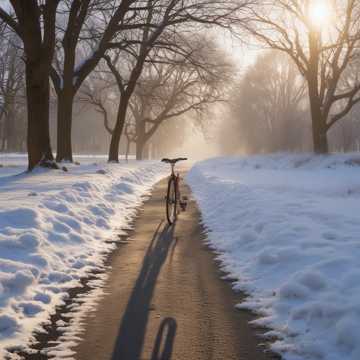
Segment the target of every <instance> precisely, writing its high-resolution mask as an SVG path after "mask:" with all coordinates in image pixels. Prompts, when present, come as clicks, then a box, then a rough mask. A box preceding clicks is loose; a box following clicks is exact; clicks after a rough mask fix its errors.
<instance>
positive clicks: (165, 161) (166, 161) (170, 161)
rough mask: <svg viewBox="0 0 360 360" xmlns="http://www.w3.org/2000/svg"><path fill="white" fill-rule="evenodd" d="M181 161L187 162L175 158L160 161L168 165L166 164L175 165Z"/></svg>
mask: <svg viewBox="0 0 360 360" xmlns="http://www.w3.org/2000/svg"><path fill="white" fill-rule="evenodd" d="M183 160H187V158H176V159H167V158H165V159H162V160H161V161H162V162H164V163H168V164H175V163H177V162H178V161H183Z"/></svg>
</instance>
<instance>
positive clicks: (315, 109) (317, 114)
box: [307, 29, 329, 154]
mask: <svg viewBox="0 0 360 360" xmlns="http://www.w3.org/2000/svg"><path fill="white" fill-rule="evenodd" d="M320 43H321V34H320V33H319V31H318V30H317V29H312V31H310V33H309V49H310V57H309V71H308V75H307V82H308V89H309V99H310V111H311V122H312V136H313V147H314V152H315V153H317V154H327V153H328V152H329V147H328V140H327V129H326V118H325V116H324V114H323V112H322V110H321V101H320V96H319V80H318V79H319V61H320V49H321V46H320Z"/></svg>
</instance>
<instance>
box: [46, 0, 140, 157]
mask: <svg viewBox="0 0 360 360" xmlns="http://www.w3.org/2000/svg"><path fill="white" fill-rule="evenodd" d="M137 3H139V4H137ZM140 3H141V1H139V0H111V1H95V0H84V1H82V0H73V1H71V2H69V1H63V4H62V7H61V10H62V12H63V17H62V18H60V19H59V23H60V24H59V28H60V29H61V31H60V34H59V37H61V36H62V37H61V41H59V47H58V51H57V57H56V60H55V64H54V66H53V68H52V71H51V77H52V80H53V83H54V87H55V89H56V93H57V95H58V114H57V117H58V119H57V124H58V133H57V134H58V135H57V143H58V149H57V161H62V160H67V161H72V146H71V127H72V111H73V103H74V98H75V95H76V93H77V91H78V90H79V88H80V86H81V84H82V83H83V81H84V80H85V79H86V78H87V76H88V75H89V74H90V73H91V72H92V71H93V70H94V69H95V67H96V66H97V64H98V63H99V61H100V60H101V58H102V56H103V55H104V54H105V52H106V51H107V50H108V47H109V43H110V42H111V41H113V40H114V39H115V38H116V36H117V34H119V33H121V32H124V31H126V30H127V29H128V28H129V27H130V28H131V27H136V26H141V24H138V25H136V22H135V20H136V21H138V20H137V16H136V14H137V12H138V11H139V10H138V6H137V5H140ZM132 5H134V7H133V8H132ZM64 17H65V19H64ZM129 21H132V23H131V24H129ZM62 23H65V26H61V25H62ZM88 43H90V46H87V47H86V46H85V44H88ZM86 50H87V51H86ZM84 52H85V54H84ZM80 55H82V56H80ZM77 59H78V60H77Z"/></svg>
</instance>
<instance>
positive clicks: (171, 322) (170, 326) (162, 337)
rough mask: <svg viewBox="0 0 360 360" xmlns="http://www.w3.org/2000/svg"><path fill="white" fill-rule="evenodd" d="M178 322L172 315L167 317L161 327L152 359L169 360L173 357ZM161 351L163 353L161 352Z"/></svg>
mask: <svg viewBox="0 0 360 360" xmlns="http://www.w3.org/2000/svg"><path fill="white" fill-rule="evenodd" d="M176 328H177V323H176V320H175V319H174V318H172V317H168V318H165V319H164V320H163V321H162V322H161V324H160V327H159V331H158V333H157V336H156V340H155V346H154V350H153V353H152V355H151V360H169V359H170V358H171V354H172V350H173V346H174V340H175V335H176ZM160 351H161V353H160Z"/></svg>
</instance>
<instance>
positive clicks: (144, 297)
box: [112, 220, 176, 360]
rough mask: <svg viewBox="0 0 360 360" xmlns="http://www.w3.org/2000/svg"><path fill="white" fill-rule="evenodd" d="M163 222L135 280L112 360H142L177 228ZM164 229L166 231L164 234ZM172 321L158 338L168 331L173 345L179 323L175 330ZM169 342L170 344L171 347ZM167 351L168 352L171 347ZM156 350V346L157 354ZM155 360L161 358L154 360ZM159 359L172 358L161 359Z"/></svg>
mask: <svg viewBox="0 0 360 360" xmlns="http://www.w3.org/2000/svg"><path fill="white" fill-rule="evenodd" d="M163 222H164V221H163V220H162V221H161V222H160V224H159V225H158V227H157V228H156V231H155V233H154V235H153V237H152V240H151V242H150V245H149V247H148V249H147V251H146V254H145V257H144V260H143V264H142V267H141V271H140V273H139V276H138V278H137V280H136V283H135V286H134V289H133V291H132V293H131V296H130V299H129V301H128V304H127V306H126V310H125V313H124V315H123V318H122V321H121V324H120V327H119V331H118V335H117V339H116V342H115V346H114V350H113V354H112V360H137V359H140V356H141V352H142V348H143V344H144V338H145V332H146V325H147V322H148V318H149V312H150V311H151V310H152V309H151V299H152V296H153V293H154V289H155V286H156V282H157V278H158V275H159V273H160V270H161V268H162V266H163V264H164V263H165V261H166V258H167V256H168V252H169V250H170V248H171V246H172V244H173V242H174V230H175V226H174V225H173V226H169V225H167V224H166V225H164V226H163ZM162 226H163V228H162V230H161V227H162ZM173 321H175V320H173ZM173 321H170V320H169V319H165V320H164V321H163V323H162V324H161V326H160V329H159V334H158V337H160V339H161V337H162V336H163V335H162V334H163V332H164V331H165V328H167V329H168V336H167V337H168V338H170V340H171V339H172V340H171V343H172V342H173V339H174V336H175V333H174V329H175V331H176V322H175V326H174V323H173ZM170 340H168V343H169V344H170ZM160 343H161V341H160ZM171 348H172V346H171ZM167 349H168V350H167V351H168V352H169V349H170V346H169V345H168V347H167ZM155 350H156V346H155V349H154V351H155ZM164 351H165V350H164ZM154 354H155V355H156V356H158V355H157V353H156V352H154ZM163 354H164V352H163ZM165 354H166V352H165ZM154 359H158V358H156V357H154ZM160 359H169V358H165V357H161V358H160Z"/></svg>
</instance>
